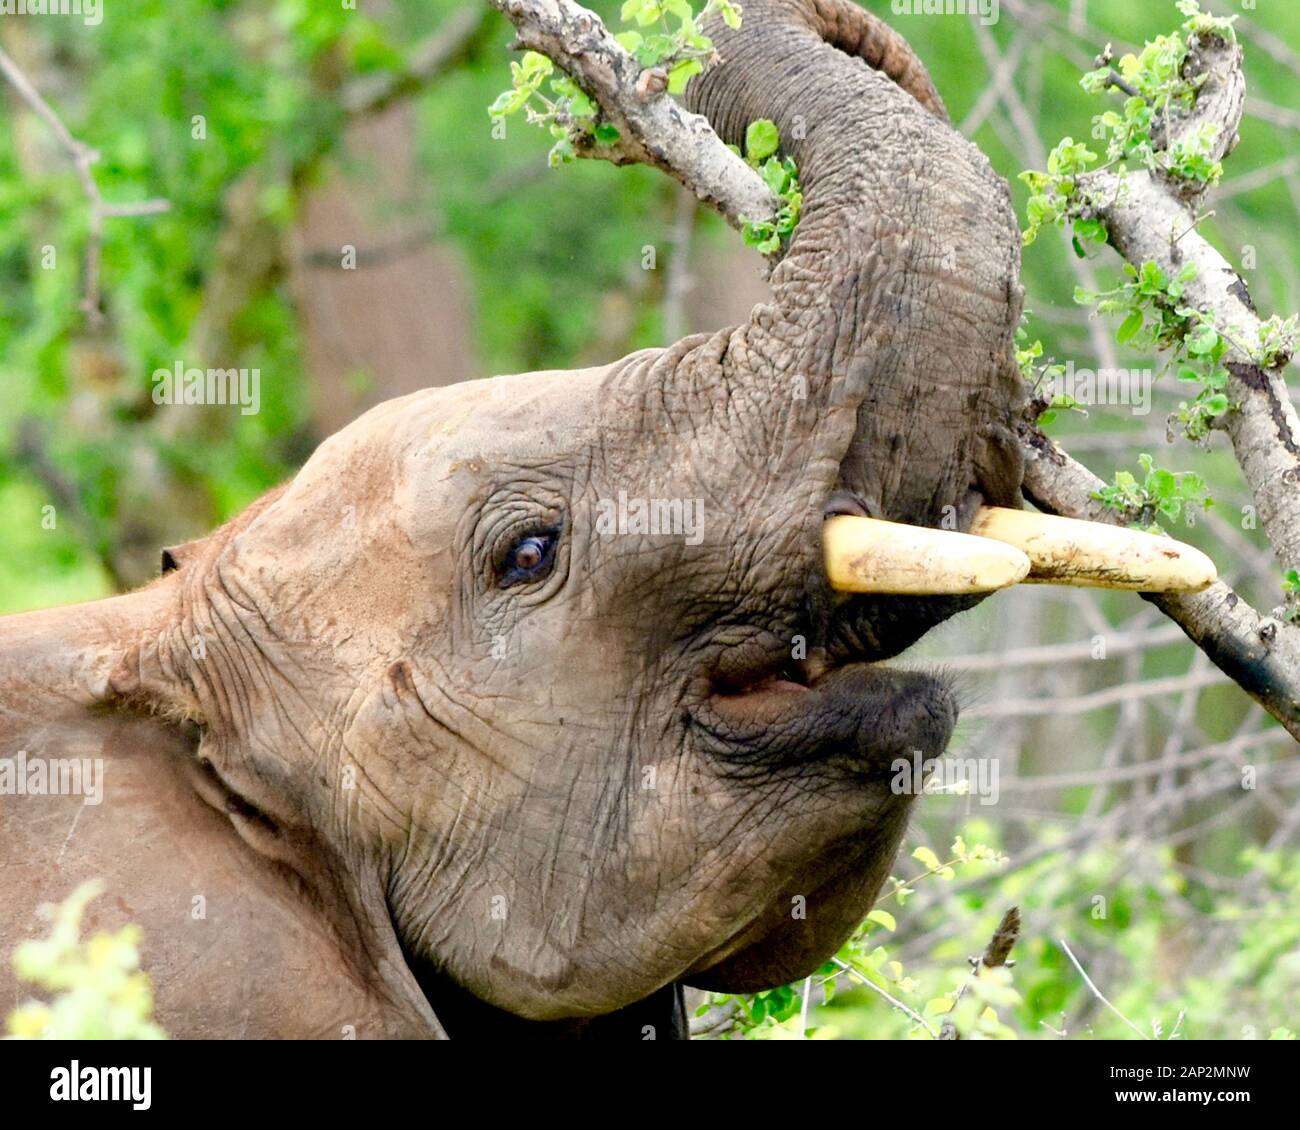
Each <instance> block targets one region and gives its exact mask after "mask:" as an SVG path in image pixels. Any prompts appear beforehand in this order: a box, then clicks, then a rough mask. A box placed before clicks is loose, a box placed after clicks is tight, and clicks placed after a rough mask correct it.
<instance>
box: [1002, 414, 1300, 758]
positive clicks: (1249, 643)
mask: <svg viewBox="0 0 1300 1130" xmlns="http://www.w3.org/2000/svg"><path fill="white" fill-rule="evenodd" d="M1021 447H1022V449H1023V450H1024V452H1025V482H1024V492H1025V497H1026V498H1028V499H1029V500H1030V501H1031V502H1033V503H1034V505H1036V506H1037V507H1038V508H1039V509H1041V510H1045V511H1047V512H1048V513H1049V514H1066V515H1069V516H1070V517H1074V518H1088V519H1091V520H1092V521H1094V522H1110V523H1112V524H1119V522H1120V520H1121V519H1120V516H1119V515H1118V514H1116V513H1115V511H1113V510H1110V509H1108V508H1107V507H1105V506H1103V505H1102V504H1101V503H1100V502H1099V501H1097V499H1095V498H1093V497H1092V495H1093V492H1094V491H1096V490H1098V489H1100V488H1101V487H1102V486H1104V485H1105V484H1104V483H1102V481H1101V480H1100V479H1099V478H1097V476H1096V475H1094V474H1093V473H1092V472H1091V471H1089V470H1088V468H1087V467H1085V466H1083V465H1082V464H1081V463H1076V462H1075V461H1074V460H1073V459H1071V458H1070V457H1069V456H1068V455H1066V454H1065V452H1063V451H1062V450H1061V449H1060V448H1059V447H1057V446H1056V444H1054V443H1053V442H1052V441H1051V440H1050V439H1048V438H1047V436H1045V435H1043V433H1042V432H1041V431H1039V430H1038V429H1037V428H1035V427H1031V426H1028V425H1026V426H1025V427H1023V428H1022V429H1021ZM1146 599H1147V600H1150V601H1151V602H1152V603H1153V604H1155V606H1156V607H1157V608H1159V609H1160V610H1161V611H1162V612H1163V613H1164V614H1165V615H1166V616H1168V617H1169V618H1170V619H1171V620H1173V621H1174V622H1175V623H1176V624H1177V625H1178V626H1179V627H1180V628H1182V629H1183V631H1184V632H1185V633H1186V635H1187V637H1188V638H1189V639H1190V640H1191V641H1192V642H1193V643H1195V644H1196V645H1197V646H1198V647H1199V648H1201V650H1202V651H1204V652H1205V654H1206V655H1208V656H1209V657H1210V659H1211V660H1213V662H1214V664H1215V666H1217V667H1218V668H1219V669H1220V670H1221V671H1223V673H1224V674H1226V675H1227V676H1228V677H1229V678H1230V679H1232V680H1233V681H1234V682H1235V683H1237V684H1238V685H1239V686H1240V687H1241V688H1242V689H1243V690H1244V691H1245V692H1246V693H1247V694H1248V695H1250V696H1251V698H1253V699H1254V700H1255V701H1256V702H1258V703H1259V704H1260V706H1262V707H1263V708H1264V709H1265V710H1267V711H1268V712H1269V713H1270V714H1271V715H1273V717H1274V718H1276V719H1277V720H1278V721H1279V722H1281V723H1282V725H1283V726H1284V727H1285V728H1286V730H1287V732H1288V733H1290V734H1291V735H1292V736H1293V737H1294V738H1296V739H1297V740H1300V628H1297V627H1295V626H1294V625H1291V624H1286V623H1283V622H1282V621H1279V620H1275V619H1273V618H1272V617H1271V616H1263V615H1261V614H1260V613H1258V612H1256V611H1255V609H1253V608H1252V607H1251V606H1250V605H1249V604H1247V603H1246V601H1244V600H1243V599H1242V598H1241V597H1240V596H1238V595H1237V594H1236V593H1235V592H1233V591H1232V589H1230V588H1229V587H1228V586H1227V585H1225V584H1224V583H1223V582H1222V581H1220V582H1218V583H1217V584H1214V585H1211V586H1210V587H1209V588H1208V589H1206V590H1205V591H1204V592H1199V593H1183V594H1180V593H1168V594H1163V595H1157V594H1154V593H1151V594H1146Z"/></svg>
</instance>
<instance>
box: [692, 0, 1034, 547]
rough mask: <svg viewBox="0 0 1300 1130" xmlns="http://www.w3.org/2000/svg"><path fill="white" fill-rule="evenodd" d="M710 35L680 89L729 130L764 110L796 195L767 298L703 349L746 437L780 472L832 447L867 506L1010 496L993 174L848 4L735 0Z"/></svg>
mask: <svg viewBox="0 0 1300 1130" xmlns="http://www.w3.org/2000/svg"><path fill="white" fill-rule="evenodd" d="M710 31H711V34H712V35H713V36H714V41H715V43H716V45H717V48H718V51H719V53H720V55H721V61H720V62H719V63H718V64H717V65H715V66H714V67H712V68H710V69H709V70H708V71H706V72H705V74H704V75H702V76H700V77H699V78H697V79H695V80H694V81H693V82H692V84H691V86H690V87H689V88H688V95H687V101H688V103H689V104H690V105H691V106H692V108H694V109H697V110H699V111H700V112H701V113H703V114H704V115H705V116H706V117H707V118H708V119H709V121H710V122H711V124H712V125H713V127H714V128H715V129H716V130H717V131H718V133H719V134H720V135H721V136H722V138H723V139H724V140H726V141H728V142H733V143H742V142H743V139H744V134H745V129H746V127H747V126H748V124H749V123H750V122H751V121H753V120H755V119H757V118H771V119H772V120H774V121H775V122H776V124H777V126H778V128H779V129H780V132H781V138H782V152H783V154H786V155H789V156H792V157H793V158H794V159H795V161H796V162H797V163H798V166H799V174H800V180H801V183H802V186H803V192H804V210H803V218H802V219H801V221H800V223H799V225H798V227H797V229H796V231H795V233H794V236H793V238H792V240H791V242H790V246H789V249H788V251H787V253H786V254H785V256H784V257H783V258H782V260H781V262H780V263H779V264H778V265H777V266H776V268H775V269H774V271H773V274H772V280H771V281H772V287H773V292H774V298H775V301H774V303H773V304H772V305H771V306H760V307H757V308H756V309H755V311H754V314H753V316H752V318H751V320H750V322H749V323H748V325H746V326H744V327H741V328H740V329H739V330H737V331H735V333H734V334H732V335H731V337H730V340H729V341H728V343H727V346H726V349H725V353H724V354H722V355H721V356H722V358H723V364H724V367H725V368H726V370H727V375H728V378H729V379H728V386H729V388H732V389H734V388H745V389H747V390H752V391H746V392H745V393H744V394H743V396H744V398H745V399H746V400H747V401H748V400H751V399H753V398H754V397H757V398H758V400H759V402H760V408H759V410H758V416H759V418H761V419H762V421H763V422H764V425H765V427H766V428H767V429H768V434H767V435H766V436H764V438H763V440H762V441H761V442H762V443H763V445H764V449H765V450H767V451H771V452H775V453H777V457H778V461H779V462H783V463H785V464H786V466H787V467H790V468H793V467H800V468H802V467H806V466H808V465H809V464H810V463H816V462H819V461H822V460H826V459H831V460H834V461H835V463H836V464H838V465H839V466H840V468H841V471H840V481H839V484H838V485H839V486H840V487H842V488H845V489H847V490H848V491H849V492H850V493H851V494H852V495H854V496H855V497H856V498H857V500H858V502H859V503H860V504H861V506H862V507H863V509H864V510H865V511H866V512H867V513H869V514H872V515H875V516H880V517H886V518H891V519H896V520H901V521H909V522H915V523H921V524H936V523H938V522H940V521H943V520H944V518H945V517H947V516H948V514H947V512H946V511H945V507H949V506H952V507H955V508H957V512H956V515H955V517H956V520H957V521H958V522H962V521H965V520H967V518H968V517H969V514H968V511H969V509H970V497H971V490H972V488H975V489H976V490H978V491H979V492H980V493H981V494H982V495H983V496H984V497H985V499H986V500H987V501H989V502H991V503H997V504H1001V505H1019V495H1018V487H1019V482H1020V460H1019V455H1018V452H1017V449H1016V445H1015V442H1014V440H1013V438H1012V436H1011V434H1010V431H1009V429H1008V424H1009V422H1010V419H1011V417H1012V414H1013V412H1014V409H1015V407H1016V405H1017V404H1018V402H1019V400H1020V398H1021V392H1020V382H1019V379H1018V375H1017V373H1016V370H1015V366H1014V361H1013V338H1014V333H1015V328H1016V325H1017V323H1018V320H1019V317H1020V308H1021V292H1020V287H1019V285H1018V282H1017V274H1018V268H1019V247H1020V239H1019V233H1018V230H1017V226H1016V222H1015V218H1014V215H1013V213H1012V209H1011V201H1010V194H1009V191H1008V189H1007V186H1006V183H1005V182H1004V181H1003V180H1002V179H1001V178H1000V177H998V176H996V175H995V174H994V173H993V171H992V169H991V168H990V167H989V164H988V162H987V160H986V159H985V157H984V156H983V154H981V153H980V152H979V150H977V149H976V148H975V147H974V146H973V145H971V144H970V143H968V142H967V141H966V140H965V139H964V138H962V137H961V136H960V135H959V134H957V133H956V132H955V131H954V130H953V129H952V128H951V127H950V126H949V125H948V124H947V121H946V117H945V116H944V115H943V111H942V105H941V103H940V102H939V101H938V96H937V95H935V94H934V92H933V88H932V87H931V86H930V84H929V80H928V78H927V77H926V76H925V72H924V69H923V68H922V67H921V65H920V63H919V62H917V61H916V60H915V58H914V57H913V56H912V55H911V53H910V52H909V51H908V50H907V48H906V46H905V44H903V43H902V40H901V39H900V38H899V37H897V36H896V35H894V34H893V33H892V32H889V31H888V29H886V28H884V27H883V25H881V24H880V23H879V22H878V21H876V20H875V19H874V18H873V17H871V16H869V15H868V14H867V13H865V12H863V11H862V10H861V9H860V8H858V7H857V6H856V5H854V4H851V3H849V2H848V0H816V2H814V0H751V2H749V3H747V4H746V5H745V8H744V22H743V25H742V27H741V28H740V29H739V30H738V31H734V32H733V31H730V30H729V29H726V28H725V27H722V26H718V27H714V28H711V29H710ZM850 52H851V54H850ZM871 64H879V65H881V66H882V67H883V68H884V71H883V72H882V71H878V70H875V69H873V66H872V65H871ZM891 75H892V76H894V77H895V78H897V80H898V81H897V82H896V81H894V78H891V77H890V76H891ZM899 83H903V84H905V86H906V89H904V86H901V85H899ZM805 392H806V396H807V399H806V401H804V400H801V399H800V397H801V396H802V395H803V394H804V393H805ZM850 421H852V422H850ZM814 435H815V437H816V442H815V443H814V444H813V445H812V446H810V445H809V438H810V436H814ZM772 470H774V471H776V472H777V473H779V472H780V470H781V468H780V467H772Z"/></svg>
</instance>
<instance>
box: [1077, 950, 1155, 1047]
mask: <svg viewBox="0 0 1300 1130" xmlns="http://www.w3.org/2000/svg"><path fill="white" fill-rule="evenodd" d="M1058 944H1059V945H1060V947H1061V949H1063V950H1064V951H1065V956H1066V957H1068V958H1069V959H1070V962H1071V964H1073V966H1074V967H1075V969H1077V970H1078V971H1079V976H1080V977H1082V978H1083V980H1084V982H1085V984H1087V986H1088V988H1090V989H1091V990H1092V995H1093V996H1095V997H1096V998H1097V999H1098V1000H1099V1001H1101V1003H1102V1004H1104V1005H1105V1006H1106V1007H1107V1008H1108V1009H1110V1010H1111V1012H1113V1013H1114V1014H1115V1015H1116V1016H1118V1017H1119V1018H1120V1019H1121V1020H1122V1021H1124V1023H1125V1024H1127V1025H1128V1026H1129V1027H1130V1028H1132V1029H1133V1031H1134V1032H1136V1033H1137V1034H1138V1035H1139V1036H1141V1037H1142V1039H1144V1040H1149V1039H1151V1037H1150V1036H1148V1035H1147V1034H1146V1033H1145V1032H1143V1031H1142V1029H1141V1028H1139V1027H1138V1026H1137V1025H1136V1024H1134V1023H1133V1021H1131V1020H1130V1019H1129V1018H1128V1017H1127V1016H1125V1015H1124V1014H1123V1013H1122V1012H1120V1010H1119V1009H1117V1008H1116V1007H1115V1006H1114V1005H1113V1004H1111V1003H1110V1001H1108V1000H1107V999H1106V998H1105V996H1104V995H1103V994H1102V991H1101V990H1100V989H1099V988H1097V986H1096V985H1094V984H1093V983H1092V978H1091V977H1089V976H1088V973H1087V971H1086V970H1085V969H1084V968H1083V966H1082V965H1080V964H1079V959H1078V958H1077V957H1075V956H1074V954H1073V953H1072V952H1071V950H1070V947H1069V946H1068V945H1066V944H1065V939H1064V938H1060V939H1058Z"/></svg>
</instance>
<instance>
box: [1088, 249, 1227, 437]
mask: <svg viewBox="0 0 1300 1130" xmlns="http://www.w3.org/2000/svg"><path fill="white" fill-rule="evenodd" d="M1122 271H1123V276H1124V277H1123V280H1122V281H1121V282H1120V283H1119V284H1118V285H1117V286H1115V287H1113V288H1111V289H1110V290H1105V291H1088V290H1084V289H1083V288H1082V287H1077V288H1076V289H1075V292H1074V300H1075V301H1076V302H1078V303H1080V304H1081V305H1092V304H1094V303H1095V304H1096V307H1097V311H1098V313H1102V314H1122V315H1123V320H1122V321H1121V322H1120V325H1119V328H1118V329H1117V330H1116V331H1115V339H1116V340H1117V341H1118V342H1119V343H1120V344H1121V345H1129V346H1131V347H1134V348H1142V347H1146V348H1154V349H1160V350H1169V351H1170V354H1171V356H1170V360H1169V365H1168V367H1169V368H1174V369H1176V371H1177V374H1178V379H1179V380H1180V381H1187V382H1189V383H1191V384H1196V385H1199V386H1200V387H1199V388H1198V390H1197V394H1196V397H1195V399H1194V400H1192V401H1190V402H1188V401H1183V402H1182V403H1181V404H1180V405H1179V409H1178V417H1177V418H1178V422H1179V423H1180V424H1181V425H1182V428H1183V431H1184V433H1185V434H1186V436H1187V437H1188V439H1191V440H1193V441H1197V440H1202V439H1204V438H1205V437H1206V435H1208V434H1209V431H1210V428H1211V427H1213V425H1214V421H1215V420H1216V419H1217V418H1218V417H1219V416H1222V415H1223V413H1224V412H1226V411H1228V409H1229V407H1230V404H1229V402H1228V395H1227V392H1226V391H1225V390H1226V389H1227V386H1228V370H1227V369H1226V368H1224V366H1223V358H1224V355H1225V354H1226V353H1227V352H1228V345H1229V338H1228V336H1227V335H1226V334H1225V333H1223V332H1221V331H1220V330H1219V329H1218V328H1217V327H1216V326H1215V324H1214V321H1213V319H1211V318H1210V317H1209V315H1207V314H1205V313H1204V312H1203V311H1201V310H1199V309H1197V308H1196V307H1194V306H1188V305H1185V304H1183V302H1182V301H1181V299H1182V297H1183V292H1184V288H1185V286H1186V284H1187V283H1189V282H1191V281H1192V280H1193V279H1194V278H1195V277H1196V269H1195V267H1193V266H1192V265H1191V264H1188V266H1186V267H1184V268H1183V270H1182V271H1181V272H1180V273H1179V274H1178V276H1177V277H1175V278H1173V279H1171V278H1169V277H1167V276H1166V274H1165V272H1164V271H1163V270H1162V269H1161V268H1160V266H1159V265H1158V264H1157V263H1153V262H1151V261H1149V260H1148V261H1147V262H1145V263H1143V264H1142V266H1141V267H1140V268H1139V267H1134V266H1133V264H1131V263H1125V264H1124V265H1123V268H1122Z"/></svg>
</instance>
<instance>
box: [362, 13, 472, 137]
mask: <svg viewBox="0 0 1300 1130" xmlns="http://www.w3.org/2000/svg"><path fill="white" fill-rule="evenodd" d="M488 26H489V20H488V10H487V9H486V8H480V7H478V5H477V4H471V5H469V6H467V7H464V8H461V9H459V10H458V11H456V12H453V13H452V14H451V15H450V16H448V17H447V19H446V20H445V21H444V22H443V23H442V24H441V26H439V28H438V30H437V31H435V32H434V33H433V34H432V35H430V36H429V37H428V38H427V39H425V40H424V41H423V42H421V43H419V44H417V45H416V47H415V49H414V50H413V51H412V52H411V58H410V62H409V63H408V64H407V66H406V67H405V68H403V69H402V70H400V71H396V72H384V73H382V74H378V75H366V76H363V77H361V78H358V79H353V80H352V81H351V82H349V83H348V84H347V85H346V86H344V87H343V92H342V97H341V99H340V101H341V102H342V104H343V110H344V112H345V113H346V114H347V115H348V116H349V117H350V118H358V117H364V116H365V115H367V114H378V113H380V112H382V111H383V110H386V109H388V107H389V106H391V105H393V104H394V103H395V102H397V101H399V100H400V99H402V98H406V97H408V96H409V95H412V94H418V93H419V92H420V91H422V90H424V89H425V88H426V87H428V85H429V84H430V83H431V82H432V81H433V80H434V79H436V78H438V77H439V76H440V75H442V74H443V73H444V72H446V71H448V70H450V69H451V68H452V67H454V66H455V65H456V64H457V63H459V62H460V61H461V60H463V59H464V58H465V56H466V55H467V54H468V53H469V52H470V51H471V50H472V49H473V47H474V45H475V43H476V42H477V41H478V39H479V38H480V37H481V36H482V34H483V32H484V31H485V30H486V29H487V27H488Z"/></svg>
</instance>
